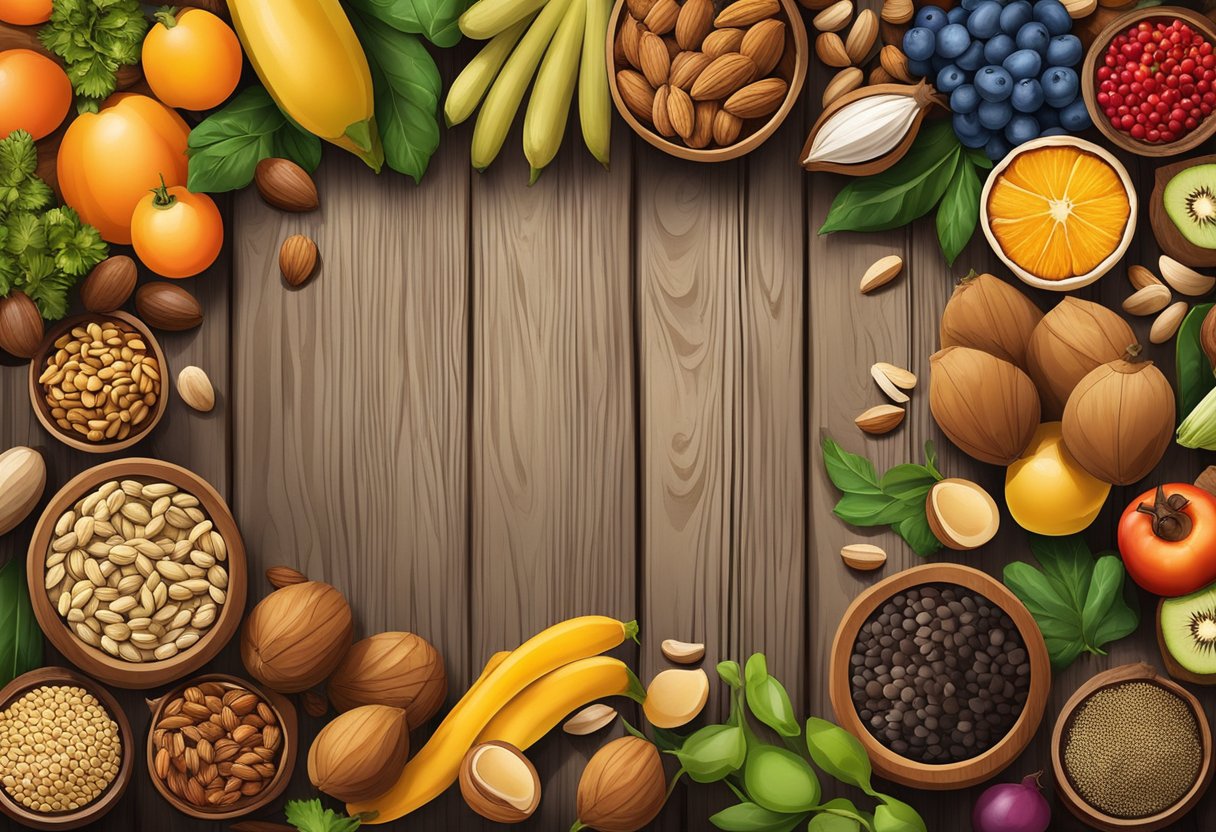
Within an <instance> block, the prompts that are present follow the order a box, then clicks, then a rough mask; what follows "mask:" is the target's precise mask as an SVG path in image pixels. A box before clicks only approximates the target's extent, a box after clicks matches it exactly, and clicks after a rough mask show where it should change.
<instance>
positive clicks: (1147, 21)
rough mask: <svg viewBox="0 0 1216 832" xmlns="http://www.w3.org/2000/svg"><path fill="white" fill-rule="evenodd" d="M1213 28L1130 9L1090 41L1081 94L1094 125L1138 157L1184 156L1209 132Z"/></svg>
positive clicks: (1189, 17) (1214, 106)
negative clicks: (1179, 154) (1181, 154)
mask: <svg viewBox="0 0 1216 832" xmlns="http://www.w3.org/2000/svg"><path fill="white" fill-rule="evenodd" d="M1214 45H1216V26H1214V25H1213V23H1212V21H1211V20H1210V19H1208V18H1207V17H1205V16H1203V15H1202V14H1200V13H1198V12H1195V11H1192V10H1190V9H1183V8H1179V7H1175V6H1156V7H1151V8H1143V9H1136V10H1134V11H1130V12H1128V13H1127V14H1123V15H1120V16H1119V17H1117V18H1115V19H1114V20H1113V21H1111V23H1110V25H1108V26H1107V27H1106V28H1105V29H1103V30H1102V31H1101V32H1100V33H1099V34H1098V36H1097V37H1096V38H1095V39H1094V42H1093V44H1092V45H1091V46H1090V48H1089V54H1088V55H1087V56H1086V58H1085V64H1084V67H1083V69H1082V74H1081V92H1082V94H1083V95H1084V96H1085V104H1086V106H1087V107H1088V108H1089V113H1090V116H1091V117H1092V119H1093V122H1094V124H1095V125H1096V126H1097V128H1098V129H1099V130H1101V131H1102V133H1103V135H1105V136H1106V137H1107V138H1108V139H1110V140H1111V141H1112V142H1114V143H1115V144H1116V145H1118V146H1119V147H1121V148H1123V149H1124V150H1129V151H1131V152H1132V153H1138V154H1140V155H1142V156H1173V155H1175V154H1177V153H1184V152H1186V151H1188V150H1190V149H1192V148H1194V147H1197V146H1198V145H1200V144H1202V143H1203V142H1204V141H1205V140H1207V139H1209V138H1211V136H1212V134H1213V133H1214V132H1216V116H1213V114H1212V113H1213V110H1216V51H1214V49H1213V47H1214Z"/></svg>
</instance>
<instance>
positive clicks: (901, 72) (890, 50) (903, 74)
mask: <svg viewBox="0 0 1216 832" xmlns="http://www.w3.org/2000/svg"><path fill="white" fill-rule="evenodd" d="M878 62H879V63H880V64H881V65H882V68H883V69H885V70H886V71H887V74H888V75H890V76H891V77H892V78H894V79H895V80H896V81H900V82H902V83H905V84H911V83H912V74H911V73H910V72H908V57H907V56H906V55H904V53H903V52H901V51H900V49H899V47H898V46H892V45H891V44H887V45H886V46H884V47H883V48H882V49H880V50H879V52H878Z"/></svg>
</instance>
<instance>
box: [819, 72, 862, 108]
mask: <svg viewBox="0 0 1216 832" xmlns="http://www.w3.org/2000/svg"><path fill="white" fill-rule="evenodd" d="M864 80H865V73H863V72H862V71H861V70H860V69H858V68H857V67H855V66H849V67H845V68H844V69H842V70H840V72H837V73H836V75H835V76H834V77H833V78H832V80H831V81H828V85H827V86H826V87H824V88H823V106H825V107H826V106H828V105H829V104H831V103H832V102H833V101H835V100H836V99H837V98H839V97H840V96H842V95H844V94H845V93H848V92H852V91H853V90H855V89H857V88H858V87H860V86H861V82H862V81H864Z"/></svg>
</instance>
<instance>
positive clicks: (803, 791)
mask: <svg viewBox="0 0 1216 832" xmlns="http://www.w3.org/2000/svg"><path fill="white" fill-rule="evenodd" d="M743 787H744V789H745V790H746V791H747V794H748V796H749V797H750V798H751V799H752V800H753V801H754V802H756V803H757V804H759V805H761V806H763V807H764V808H765V809H768V810H770V811H773V812H790V813H793V812H809V811H811V810H812V809H813V808H815V804H817V803H818V802H819V796H820V794H822V789H821V787H820V785H819V777H818V776H817V775H816V774H815V770H814V769H813V768H811V764H810V763H808V762H807V761H806V760H804V759H803V758H802V757H801V756H799V755H798V754H795V753H794V752H793V751H790V750H789V749H788V748H781V747H780V746H776V745H769V744H768V743H763V742H754V743H752V745H751V747H750V748H748V751H747V762H746V763H745V764H744V767H743Z"/></svg>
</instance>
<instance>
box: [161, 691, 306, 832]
mask: <svg viewBox="0 0 1216 832" xmlns="http://www.w3.org/2000/svg"><path fill="white" fill-rule="evenodd" d="M204 682H216V683H218V684H221V685H224V686H230V685H235V686H237V687H241V688H244V689H246V690H248V691H250V692H252V693H255V694H257V695H258V696H260V697H261V698H262V700H263V701H265V702H267V703H269V704H270V707H271V710H273V711H274V716H275V719H277V720H278V722H279V726H280V727H281V728H282V729H283V752H282V753H281V754H280V755H279V760H278V766H279V770H278V771H276V772H275V775H274V778H273V779H271V781H270V783H269V784H268V785H267V786H266V788H264V789H262V791H261V792H259V793H258V794H255V795H253V796H252V797H249V798H246V799H245V800H238V801H237V802H236V803H234V804H232V805H231V806H224V807H223V808H221V809H216V810H213V811H209V810H207V809H200V808H198V807H197V806H194V805H191V804H190V803H187V802H186V801H184V800H182V799H181V798H180V797H178V796H177V795H175V794H174V793H173V792H172V791H170V790H169V787H168V786H166V785H165V784H164V783H163V782H162V781H161V779H160V778H159V777H157V776H156V773H155V769H154V767H155V763H156V746H155V743H154V742H153V739H152V732H153V730H154V729H155V728H156V723H158V722H160V720H161V716H162V712H163V711H164V708H165V706H166V705H168V704H169V702H171V701H173V700H174V699H176V698H177V697H178V696H180V695H181V694H182V692H183V691H184V690H185V689H186V688H188V687H191V686H194V685H200V684H202V683H204ZM148 708H149V709H150V710H151V711H152V721H151V722H150V723H149V726H148V742H147V754H146V755H145V756H146V757H147V763H148V778H149V779H150V780H151V781H152V785H153V786H155V787H156V790H157V791H158V792H160V795H161V797H163V798H164V799H165V800H166V801H168V802H169V805H171V806H172V807H173V808H174V809H177V811H179V812H181V813H182V814H186V815H190V816H191V817H195V818H202V819H203V820H212V821H219V820H230V819H232V818H239V817H243V816H244V815H248V814H250V813H252V812H256V811H257V810H258V809H261V808H262V807H263V806H265V805H267V804H268V803H271V802H273V801H274V800H276V799H277V798H278V797H279V796H280V795H282V794H283V792H284V791H285V790H286V789H287V786H288V784H289V783H290V782H291V775H292V772H293V771H294V770H295V766H296V755H297V754H298V753H299V746H300V726H299V721H298V718H297V715H296V709H295V706H294V705H292V704H291V700H289V699H288V698H287V697H285V696H281V695H280V694H277V693H275V692H274V691H270V690H265V689H264V688H261V687H258V686H257V685H255V684H254V683H253V682H248V681H246V680H244V679H240V678H238V677H236V676H225V675H223V674H218V673H212V674H208V675H206V676H199V677H196V678H194V679H190V680H188V681H185V682H182V683H181V684H179V685H177V686H176V687H174V688H173V689H172V690H170V691H168V692H167V693H165V694H164V695H163V696H161V697H160V698H158V699H149V700H148Z"/></svg>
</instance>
